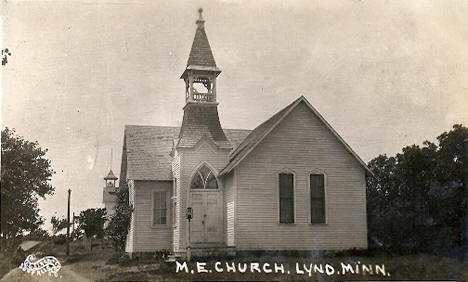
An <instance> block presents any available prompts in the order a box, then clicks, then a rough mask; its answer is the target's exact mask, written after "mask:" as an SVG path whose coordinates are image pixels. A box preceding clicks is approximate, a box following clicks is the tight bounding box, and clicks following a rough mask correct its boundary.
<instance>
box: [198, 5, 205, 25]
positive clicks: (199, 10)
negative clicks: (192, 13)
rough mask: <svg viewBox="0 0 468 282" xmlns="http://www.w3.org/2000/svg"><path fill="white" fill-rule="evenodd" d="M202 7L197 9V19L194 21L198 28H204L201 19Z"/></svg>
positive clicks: (203, 22)
mask: <svg viewBox="0 0 468 282" xmlns="http://www.w3.org/2000/svg"><path fill="white" fill-rule="evenodd" d="M202 13H203V8H200V9H198V14H199V16H198V20H197V21H196V23H197V25H198V28H205V20H203V16H202Z"/></svg>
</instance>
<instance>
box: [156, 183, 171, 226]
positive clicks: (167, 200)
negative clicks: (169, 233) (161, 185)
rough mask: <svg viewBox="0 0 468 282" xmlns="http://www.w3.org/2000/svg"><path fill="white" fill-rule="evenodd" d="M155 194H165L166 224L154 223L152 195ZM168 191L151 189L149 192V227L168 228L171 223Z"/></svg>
mask: <svg viewBox="0 0 468 282" xmlns="http://www.w3.org/2000/svg"><path fill="white" fill-rule="evenodd" d="M155 193H166V223H165V224H163V223H154V220H155V218H154V208H155V205H154V195H155ZM170 194H171V193H170V191H168V190H167V189H153V190H151V227H152V228H169V226H170V225H171V224H170V222H172V218H171V199H170Z"/></svg>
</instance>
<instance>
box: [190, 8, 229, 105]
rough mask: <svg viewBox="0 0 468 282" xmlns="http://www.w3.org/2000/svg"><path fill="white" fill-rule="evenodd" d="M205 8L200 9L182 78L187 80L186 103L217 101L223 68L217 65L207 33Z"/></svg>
mask: <svg viewBox="0 0 468 282" xmlns="http://www.w3.org/2000/svg"><path fill="white" fill-rule="evenodd" d="M202 12H203V9H202V8H200V9H199V10H198V13H199V18H198V20H197V21H196V24H197V29H196V31H195V38H194V39H193V43H192V49H191V50H190V55H189V58H188V61H187V66H186V68H185V71H184V73H183V74H182V76H181V78H182V79H183V80H184V81H185V102H186V103H191V102H194V103H216V77H217V76H218V75H219V74H220V73H221V70H220V69H219V68H218V67H217V66H216V62H215V59H214V57H213V53H212V52H211V47H210V43H209V42H208V37H207V36H206V33H205V20H203V16H202Z"/></svg>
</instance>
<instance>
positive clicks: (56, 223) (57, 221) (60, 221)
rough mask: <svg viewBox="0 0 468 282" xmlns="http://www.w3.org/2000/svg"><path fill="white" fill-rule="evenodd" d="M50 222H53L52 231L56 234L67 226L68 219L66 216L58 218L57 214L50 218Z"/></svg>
mask: <svg viewBox="0 0 468 282" xmlns="http://www.w3.org/2000/svg"><path fill="white" fill-rule="evenodd" d="M50 223H51V224H52V231H53V233H54V235H55V234H57V233H58V232H60V231H61V230H63V229H65V228H67V225H68V224H67V219H65V218H62V217H60V218H57V217H55V216H52V218H51V219H50Z"/></svg>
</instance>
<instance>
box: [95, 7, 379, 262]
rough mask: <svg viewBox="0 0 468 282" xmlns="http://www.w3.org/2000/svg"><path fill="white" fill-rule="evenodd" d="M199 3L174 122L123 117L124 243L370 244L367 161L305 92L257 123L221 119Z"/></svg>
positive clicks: (144, 246) (168, 246) (145, 247)
mask: <svg viewBox="0 0 468 282" xmlns="http://www.w3.org/2000/svg"><path fill="white" fill-rule="evenodd" d="M199 12H200V16H199V19H198V20H197V21H196V24H197V28H196V32H195V38H194V41H193V45H192V49H191V51H190V55H189V58H188V62H187V66H186V68H185V70H184V72H183V73H182V76H181V78H182V79H183V81H184V83H185V98H186V104H185V107H184V109H183V110H184V112H183V115H184V116H183V121H182V124H181V126H180V127H169V126H134V125H128V126H125V131H124V144H123V152H122V164H121V170H120V184H119V185H120V187H123V186H125V185H128V187H129V192H130V193H129V194H130V196H129V197H130V199H129V201H130V203H131V205H132V206H133V209H134V210H133V214H132V219H131V226H130V230H129V233H128V236H127V243H126V251H127V252H129V253H132V254H135V253H141V252H154V251H156V250H163V249H165V250H169V251H171V252H172V253H173V254H174V255H176V256H185V255H186V251H187V247H188V246H189V245H190V247H191V251H192V253H197V252H198V253H199V254H203V253H207V252H209V251H213V250H228V251H234V252H235V251H251V250H272V251H274V250H341V249H350V248H367V221H366V176H367V175H369V174H370V171H369V169H368V168H367V166H366V164H365V163H364V162H363V161H362V160H361V159H360V158H359V156H358V155H357V154H356V153H355V152H354V151H353V150H352V149H351V148H350V146H349V145H348V144H346V142H345V141H344V140H343V139H342V138H341V137H340V135H338V133H337V132H336V131H335V130H334V129H333V128H332V127H331V126H330V125H329V124H328V123H327V121H326V120H325V119H324V118H323V117H322V116H321V115H320V114H319V113H318V111H317V110H316V109H315V108H314V107H313V106H312V105H311V104H310V103H309V102H308V101H307V99H306V98H305V97H303V96H301V97H299V98H297V99H296V100H295V101H293V102H292V103H291V104H289V105H287V106H286V107H285V108H283V109H282V110H281V111H279V112H277V113H275V114H274V115H273V116H272V117H271V118H269V119H268V120H266V121H265V122H263V123H262V124H260V125H259V126H257V127H256V128H255V129H254V130H245V129H223V128H222V126H221V124H220V121H219V118H218V103H217V99H216V97H217V96H218V95H222V93H217V91H216V79H217V77H218V76H219V75H220V73H221V70H220V69H219V68H218V67H217V65H216V63H215V60H214V57H213V54H212V51H211V48H210V44H209V43H208V39H207V36H206V33H205V26H204V24H205V22H204V20H203V18H202V13H201V12H202V10H201V9H200V10H199ZM181 95H182V93H181ZM231 109H232V110H234V111H235V108H231ZM112 176H113V175H112ZM112 176H111V178H112ZM107 189H108V190H107V191H108V193H109V191H110V190H112V189H110V188H107ZM109 189H110V190H109ZM104 196H106V192H104ZM107 196H109V195H107ZM111 198H112V197H107V198H106V199H108V203H107V204H106V206H107V205H111V203H110V202H109V199H111ZM187 208H191V210H192V214H193V217H192V219H191V221H190V227H189V224H188V223H189V221H188V219H187Z"/></svg>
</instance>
